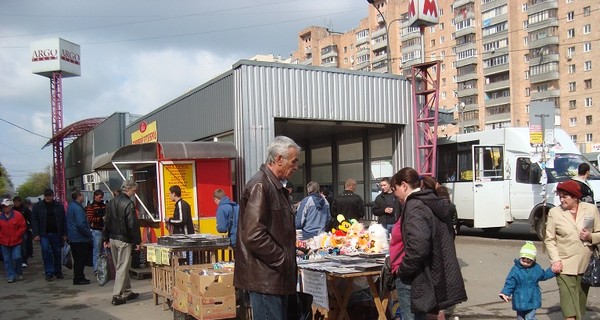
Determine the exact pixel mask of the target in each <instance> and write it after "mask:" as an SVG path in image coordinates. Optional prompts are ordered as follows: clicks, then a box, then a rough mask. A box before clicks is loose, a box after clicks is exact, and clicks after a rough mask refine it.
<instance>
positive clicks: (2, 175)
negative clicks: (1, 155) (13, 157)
mask: <svg viewBox="0 0 600 320" xmlns="http://www.w3.org/2000/svg"><path fill="white" fill-rule="evenodd" d="M14 191H15V186H14V185H13V183H12V180H11V179H10V175H9V174H8V172H7V171H6V168H4V166H3V165H2V163H0V195H5V194H13V193H14Z"/></svg>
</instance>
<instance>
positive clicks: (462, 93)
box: [456, 88, 478, 98]
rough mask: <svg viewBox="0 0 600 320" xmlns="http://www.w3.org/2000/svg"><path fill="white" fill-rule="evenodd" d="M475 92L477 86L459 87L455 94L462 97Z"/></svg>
mask: <svg viewBox="0 0 600 320" xmlns="http://www.w3.org/2000/svg"><path fill="white" fill-rule="evenodd" d="M477 93H478V89H477V88H470V89H459V90H457V92H456V95H457V96H458V97H459V98H463V97H468V96H472V95H476V94H477Z"/></svg>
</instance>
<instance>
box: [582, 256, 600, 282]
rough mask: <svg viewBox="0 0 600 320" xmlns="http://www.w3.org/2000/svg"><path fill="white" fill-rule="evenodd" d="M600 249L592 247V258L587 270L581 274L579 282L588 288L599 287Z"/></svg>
mask: <svg viewBox="0 0 600 320" xmlns="http://www.w3.org/2000/svg"><path fill="white" fill-rule="evenodd" d="M599 251H600V249H599V248H598V246H594V247H593V249H592V257H591V258H590V263H589V264H588V266H587V269H586V270H585V272H584V273H583V277H582V279H581V282H582V283H584V284H587V285H588V286H590V287H600V252H599Z"/></svg>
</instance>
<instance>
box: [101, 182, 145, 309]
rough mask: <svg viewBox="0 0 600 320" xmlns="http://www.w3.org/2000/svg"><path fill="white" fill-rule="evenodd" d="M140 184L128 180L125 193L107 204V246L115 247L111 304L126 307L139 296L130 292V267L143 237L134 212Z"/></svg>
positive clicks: (124, 185) (124, 186)
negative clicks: (133, 252)
mask: <svg viewBox="0 0 600 320" xmlns="http://www.w3.org/2000/svg"><path fill="white" fill-rule="evenodd" d="M137 188H138V184H137V182H135V181H134V180H126V181H125V182H123V187H122V188H121V189H122V191H123V192H121V193H120V194H119V195H117V196H116V197H115V198H114V199H112V200H111V201H110V202H109V203H108V204H107V205H106V216H105V217H104V232H103V237H102V238H103V239H104V246H105V247H107V248H109V247H110V248H112V250H111V253H112V259H113V263H114V265H115V285H114V287H113V298H112V304H113V305H115V306H118V305H121V304H124V303H125V302H127V301H128V300H131V299H135V298H137V297H138V296H139V294H138V293H137V292H133V291H132V290H131V282H130V279H129V266H130V265H131V251H132V250H133V249H135V250H136V251H138V250H140V243H141V242H142V236H141V234H140V223H139V221H138V218H137V214H136V211H135V203H134V202H133V200H131V197H133V195H134V194H135V192H136V191H137Z"/></svg>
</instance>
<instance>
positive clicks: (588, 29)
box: [583, 24, 592, 34]
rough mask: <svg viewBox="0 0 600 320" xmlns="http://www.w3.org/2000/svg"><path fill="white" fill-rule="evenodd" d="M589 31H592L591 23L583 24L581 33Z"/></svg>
mask: <svg viewBox="0 0 600 320" xmlns="http://www.w3.org/2000/svg"><path fill="white" fill-rule="evenodd" d="M590 32H592V25H591V24H586V25H584V26H583V34H589V33H590Z"/></svg>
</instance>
